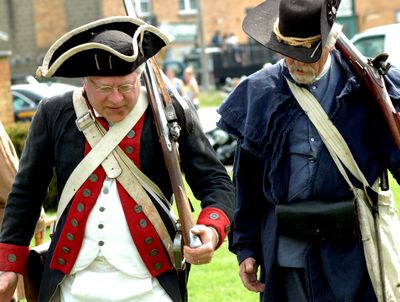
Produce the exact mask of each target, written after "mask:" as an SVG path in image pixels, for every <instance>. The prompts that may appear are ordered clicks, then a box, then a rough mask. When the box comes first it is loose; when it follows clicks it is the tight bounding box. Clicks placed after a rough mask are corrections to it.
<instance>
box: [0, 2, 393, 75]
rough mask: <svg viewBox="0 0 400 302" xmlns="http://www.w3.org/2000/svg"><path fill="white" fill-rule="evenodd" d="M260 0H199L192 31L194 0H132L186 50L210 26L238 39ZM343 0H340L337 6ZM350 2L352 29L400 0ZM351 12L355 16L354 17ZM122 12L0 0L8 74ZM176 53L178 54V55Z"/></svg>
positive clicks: (118, 5)
mask: <svg viewBox="0 0 400 302" xmlns="http://www.w3.org/2000/svg"><path fill="white" fill-rule="evenodd" d="M259 2H261V0H246V1H243V0H231V1H229V5H227V2H226V1H225V0H214V1H212V0H201V8H202V10H201V11H202V17H203V18H202V24H203V25H202V31H199V30H198V12H199V9H198V7H197V4H198V3H200V2H199V0H195V1H194V0H136V3H137V4H138V6H137V7H138V10H139V13H140V16H141V17H142V18H143V19H146V20H147V21H149V22H151V23H153V24H156V25H158V26H160V27H161V28H162V29H163V30H164V31H166V32H167V33H169V34H170V35H171V36H173V37H174V40H175V42H174V43H173V45H172V47H176V48H182V51H187V50H188V48H190V47H192V46H193V45H194V43H196V42H198V41H199V40H198V36H197V34H198V33H199V32H203V36H204V43H205V44H209V43H210V40H211V37H212V35H213V33H214V32H215V30H219V31H220V32H221V33H222V34H228V33H234V34H235V35H236V36H237V37H238V38H239V41H240V43H247V42H248V38H247V36H246V35H245V34H244V33H243V31H242V29H241V23H242V20H243V17H244V15H245V13H246V10H247V9H249V8H251V7H254V6H255V5H257V4H258V3H259ZM344 2H346V0H342V4H343V3H344ZM347 2H349V3H350V4H352V6H353V7H354V8H353V16H352V17H353V18H354V19H355V20H356V21H357V30H358V31H362V30H364V29H366V28H369V27H372V26H376V25H381V24H388V23H394V22H397V21H400V20H399V18H400V17H399V11H400V0H392V1H380V2H379V1H378V2H377V1H373V0H347ZM354 13H355V17H354ZM121 14H125V12H124V6H123V1H122V0H85V1H80V0H18V1H16V0H7V1H0V30H1V31H4V32H6V33H9V34H10V36H11V37H12V38H11V40H10V45H11V50H12V57H11V72H12V74H21V73H29V74H33V73H34V71H35V67H36V66H37V65H38V64H40V62H41V60H42V59H43V55H44V53H45V52H46V50H47V48H48V47H49V46H50V45H51V43H53V42H54V41H55V40H56V39H57V38H58V37H60V35H62V34H63V33H65V32H66V31H68V30H70V29H72V28H75V27H77V26H80V25H82V24H84V23H87V22H90V21H93V20H96V19H98V18H102V17H105V16H112V15H121ZM178 55H179V53H178Z"/></svg>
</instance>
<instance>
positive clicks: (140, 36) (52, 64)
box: [36, 16, 169, 78]
mask: <svg viewBox="0 0 400 302" xmlns="http://www.w3.org/2000/svg"><path fill="white" fill-rule="evenodd" d="M168 43H169V40H168V38H167V37H166V36H165V35H164V34H163V33H162V32H161V31H160V30H159V29H158V28H156V27H154V26H152V25H149V24H147V23H146V22H144V21H142V20H140V19H136V18H132V17H127V16H121V17H109V18H105V19H101V20H97V21H94V22H91V23H89V24H86V25H83V26H81V27H78V28H76V29H74V30H72V31H70V32H68V33H66V34H65V35H63V36H62V37H61V38H60V39H58V40H57V41H56V42H55V43H54V44H53V45H52V46H51V47H50V49H49V50H48V51H47V53H46V55H45V57H44V60H43V64H42V66H40V67H39V68H38V70H37V72H36V75H37V76H38V77H40V76H43V77H53V76H59V77H66V78H75V77H85V76H120V75H126V74H129V73H131V72H132V71H134V70H135V69H136V68H137V67H138V66H140V65H141V64H142V63H143V62H145V61H146V60H147V59H149V58H150V57H152V56H154V55H155V54H156V53H157V52H159V51H160V49H161V48H162V47H164V46H165V45H167V44H168Z"/></svg>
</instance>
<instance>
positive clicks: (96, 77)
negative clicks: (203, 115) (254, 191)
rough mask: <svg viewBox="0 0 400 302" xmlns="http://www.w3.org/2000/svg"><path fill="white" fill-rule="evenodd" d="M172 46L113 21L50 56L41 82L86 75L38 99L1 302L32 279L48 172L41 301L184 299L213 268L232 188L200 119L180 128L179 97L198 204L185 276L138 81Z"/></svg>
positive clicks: (125, 20) (185, 158)
mask: <svg viewBox="0 0 400 302" xmlns="http://www.w3.org/2000/svg"><path fill="white" fill-rule="evenodd" d="M167 43H168V39H167V37H166V36H165V35H164V34H163V33H162V32H161V31H160V30H159V29H157V28H156V27H154V26H151V25H148V24H146V23H145V22H143V21H142V20H139V19H136V18H131V17H110V18H106V19H101V20H98V21H95V22H92V23H89V24H87V25H84V26H82V27H79V28H77V29H75V30H72V31H71V32H68V33H67V34H65V35H64V36H62V37H61V38H60V39H59V40H57V41H56V42H55V43H54V44H53V46H51V48H50V49H49V51H48V52H47V54H46V56H45V58H44V62H43V65H42V66H41V67H40V68H39V69H38V74H40V75H41V76H45V77H52V76H60V77H82V78H83V88H82V89H78V90H76V91H74V92H70V93H66V94H63V95H60V96H56V97H52V98H49V99H43V100H42V101H41V103H40V105H39V108H38V110H37V112H36V114H35V117H34V119H33V121H32V124H31V127H30V130H29V135H28V138H27V140H26V144H25V148H24V151H23V154H22V157H21V162H20V168H19V171H18V173H17V176H16V180H15V182H14V185H13V188H12V191H11V194H10V196H9V199H8V203H7V208H6V211H5V217H4V221H3V227H2V230H1V233H0V271H1V272H0V300H1V301H6V299H7V294H9V293H11V292H12V291H13V286H14V285H15V280H16V274H15V273H22V274H23V273H24V272H25V271H26V265H27V263H26V262H27V257H28V252H29V242H30V239H31V237H32V234H33V230H34V226H35V223H36V221H37V218H38V216H39V214H40V207H41V204H42V202H43V201H44V199H45V197H46V194H47V188H48V185H49V182H50V179H51V178H52V175H53V170H54V171H55V173H56V176H57V191H58V193H59V199H58V202H59V204H58V216H59V219H58V221H57V224H56V229H55V232H54V234H53V235H52V240H51V245H50V247H49V249H48V252H47V256H46V262H45V266H44V272H43V278H42V282H41V284H42V286H41V287H40V292H39V301H68V302H70V301H158V302H162V301H186V300H187V293H186V282H187V277H188V271H189V268H190V263H192V264H196V265H197V264H205V263H208V262H210V261H211V259H212V256H213V253H214V250H215V249H216V248H218V247H219V246H220V245H221V244H222V242H223V241H224V239H225V237H226V235H227V233H228V232H229V225H230V218H231V216H232V207H233V206H232V205H233V186H232V184H231V181H230V178H229V176H228V175H227V173H226V170H225V168H224V167H223V165H221V163H220V162H219V161H218V160H217V158H216V156H215V153H214V151H213V149H212V147H211V146H210V144H208V141H207V139H206V137H205V135H204V133H203V132H202V130H201V127H200V125H199V122H198V119H197V118H193V120H192V123H193V124H192V125H191V127H190V128H189V127H185V125H186V124H187V123H188V122H189V121H187V120H185V117H186V116H188V115H187V114H185V112H184V108H185V107H187V106H189V109H188V110H189V111H190V112H189V113H190V114H192V115H193V114H196V113H195V109H194V108H193V106H191V105H190V104H189V105H187V104H186V105H185V104H182V103H179V102H177V101H176V100H175V99H174V100H173V105H174V108H175V110H176V113H177V117H178V122H179V124H180V125H181V126H182V131H181V134H180V137H179V139H178V142H179V155H180V160H181V166H182V170H183V172H184V173H185V177H186V180H187V181H188V183H189V185H190V186H191V188H192V190H193V192H194V195H195V196H196V197H197V198H198V199H199V200H201V206H202V211H201V213H200V214H199V218H198V221H197V224H196V225H195V226H194V227H193V229H192V232H193V233H195V234H197V235H199V237H200V239H201V245H200V246H199V247H197V248H190V247H188V246H185V247H184V255H185V258H186V261H187V262H188V264H187V267H186V269H185V270H184V271H181V270H179V271H178V270H176V269H175V267H174V266H173V264H174V262H173V260H172V259H171V258H173V257H172V255H173V253H172V252H173V249H174V247H173V245H172V242H173V241H174V235H175V233H176V230H177V228H178V225H177V224H176V218H175V216H174V215H173V214H172V213H171V208H170V207H171V196H172V188H171V183H170V179H169V177H168V171H167V168H166V164H165V162H164V160H163V155H162V151H161V146H160V143H159V138H158V135H157V130H156V128H155V125H154V116H153V112H152V110H151V108H150V105H149V101H148V97H147V94H146V90H145V89H144V88H141V81H140V77H141V74H142V71H143V70H144V67H143V64H144V62H145V61H146V60H148V59H149V58H150V57H152V56H154V55H155V54H157V53H158V51H159V50H160V49H161V48H162V47H164V46H165V45H166V44H167ZM186 109H187V108H186ZM186 109H185V110H186ZM135 165H136V167H135ZM177 248H178V250H179V246H178V247H177Z"/></svg>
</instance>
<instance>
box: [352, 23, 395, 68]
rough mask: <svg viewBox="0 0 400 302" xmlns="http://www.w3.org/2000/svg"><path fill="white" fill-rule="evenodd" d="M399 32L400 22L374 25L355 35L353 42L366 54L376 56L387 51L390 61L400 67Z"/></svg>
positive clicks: (371, 56)
mask: <svg viewBox="0 0 400 302" xmlns="http://www.w3.org/2000/svg"><path fill="white" fill-rule="evenodd" d="M399 32H400V23H396V24H389V25H383V26H378V27H373V28H370V29H367V30H366V31H364V32H361V33H358V34H356V35H354V37H353V38H352V39H351V42H352V43H353V44H354V45H355V46H356V47H357V48H358V50H360V52H361V53H362V54H363V55H364V56H366V57H370V58H374V57H375V56H376V55H378V54H381V53H387V54H388V55H389V58H388V62H390V64H392V65H396V66H398V67H400V40H399Z"/></svg>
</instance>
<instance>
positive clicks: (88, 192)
mask: <svg viewBox="0 0 400 302" xmlns="http://www.w3.org/2000/svg"><path fill="white" fill-rule="evenodd" d="M82 194H83V196H85V197H89V196H90V195H92V191H90V190H89V189H85V190H83V193H82Z"/></svg>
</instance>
